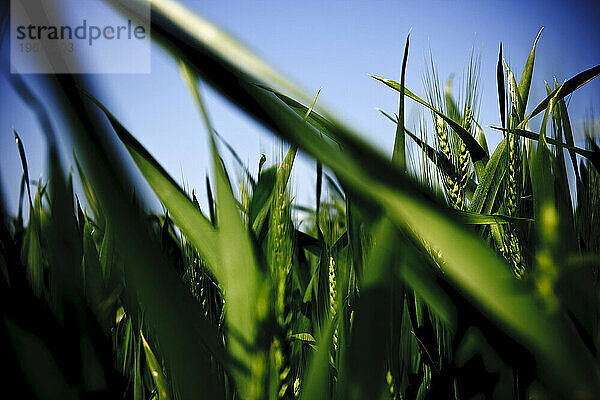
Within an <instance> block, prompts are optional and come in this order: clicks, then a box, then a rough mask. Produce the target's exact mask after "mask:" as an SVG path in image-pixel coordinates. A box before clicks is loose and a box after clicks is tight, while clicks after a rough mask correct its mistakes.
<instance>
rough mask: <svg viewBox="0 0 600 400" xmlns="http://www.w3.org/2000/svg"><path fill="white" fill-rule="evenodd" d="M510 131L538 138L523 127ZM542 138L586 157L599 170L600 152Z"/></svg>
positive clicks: (498, 128)
mask: <svg viewBox="0 0 600 400" xmlns="http://www.w3.org/2000/svg"><path fill="white" fill-rule="evenodd" d="M490 128H492V129H496V130H499V131H507V129H503V128H500V127H498V126H490ZM511 132H513V133H515V134H517V135H519V136H523V137H525V138H528V139H532V140H540V135H539V134H538V133H535V132H531V131H528V130H525V129H513V130H511ZM544 140H545V141H546V142H547V143H548V144H552V145H554V146H558V147H561V148H564V149H567V150H569V151H572V152H574V153H577V154H579V155H581V156H583V157H585V158H587V159H588V160H589V161H590V162H591V163H592V164H593V165H594V167H596V169H597V170H598V171H600V153H598V152H596V151H592V150H585V149H582V148H580V147H575V146H572V145H569V144H566V143H563V142H561V141H559V140H556V139H553V138H551V137H545V138H544Z"/></svg>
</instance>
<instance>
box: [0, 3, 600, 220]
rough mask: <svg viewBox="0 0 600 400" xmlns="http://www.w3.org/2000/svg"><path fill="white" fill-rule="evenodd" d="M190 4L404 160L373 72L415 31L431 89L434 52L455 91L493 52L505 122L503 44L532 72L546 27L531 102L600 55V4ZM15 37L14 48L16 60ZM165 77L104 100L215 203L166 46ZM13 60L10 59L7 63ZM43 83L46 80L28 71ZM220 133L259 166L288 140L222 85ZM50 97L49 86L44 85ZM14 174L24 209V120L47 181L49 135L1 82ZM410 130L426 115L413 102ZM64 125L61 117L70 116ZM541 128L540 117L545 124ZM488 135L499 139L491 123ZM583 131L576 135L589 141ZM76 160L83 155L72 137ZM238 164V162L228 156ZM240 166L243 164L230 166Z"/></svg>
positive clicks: (2, 165)
mask: <svg viewBox="0 0 600 400" xmlns="http://www.w3.org/2000/svg"><path fill="white" fill-rule="evenodd" d="M185 3H186V4H187V5H188V6H189V7H190V9H192V10H194V11H195V12H197V13H199V14H201V15H203V16H205V17H207V18H208V19H209V20H211V21H213V22H215V23H216V24H217V25H219V26H221V27H222V28H224V29H225V30H227V31H229V32H230V33H232V34H233V35H234V36H236V37H237V38H239V39H240V40H241V41H242V42H243V43H245V44H246V45H248V46H249V47H250V48H251V49H253V50H254V51H255V52H256V53H258V54H259V55H260V56H262V57H263V58H264V59H266V60H267V61H268V62H269V63H271V64H272V65H273V66H275V67H276V68H277V69H279V70H280V71H281V72H283V73H284V74H285V75H286V76H288V77H290V78H291V79H292V80H294V81H295V82H297V83H298V84H299V85H300V86H301V87H303V88H305V89H306V91H307V92H309V93H314V92H316V91H317V90H318V89H319V88H320V87H323V91H322V93H321V96H320V98H319V104H326V105H327V108H328V109H329V110H334V111H335V112H337V113H338V114H339V116H340V117H342V119H344V120H345V121H347V122H348V123H349V124H350V125H351V126H353V127H355V128H356V129H357V130H358V131H359V132H361V133H362V134H363V135H364V136H365V137H367V138H368V140H370V141H371V142H372V143H374V144H375V145H376V146H377V147H378V148H380V149H381V150H382V151H384V152H386V153H388V154H391V149H392V144H393V136H394V131H395V127H394V126H393V124H391V123H390V122H389V121H388V120H386V119H385V118H384V117H382V116H381V114H380V113H379V112H377V111H376V110H375V107H380V108H382V109H384V110H386V111H388V112H390V113H393V112H396V111H397V106H398V97H397V96H396V95H395V94H394V92H392V91H391V90H390V89H388V88H386V87H384V86H383V85H382V84H379V83H378V82H376V81H374V80H373V79H371V78H370V77H369V74H374V75H380V76H384V77H388V78H392V79H396V80H397V79H398V78H399V73H400V72H399V70H400V65H401V61H402V51H403V46H404V39H405V37H406V34H407V32H408V30H409V29H410V28H411V27H412V34H411V46H410V55H409V62H408V67H407V73H406V80H407V87H409V88H410V89H412V90H414V91H415V92H417V93H420V94H423V90H422V88H423V84H422V77H423V73H424V69H425V65H426V58H427V57H428V55H429V51H431V53H432V54H433V57H434V60H435V62H436V65H437V67H438V69H439V74H440V78H441V79H442V80H443V81H445V80H446V79H447V78H448V76H449V75H450V74H451V73H455V76H456V78H455V88H456V89H458V88H459V83H460V77H461V76H462V73H463V72H464V71H465V69H466V66H467V62H468V58H469V54H470V52H471V49H475V51H476V53H477V54H480V55H481V81H480V89H481V90H480V93H481V108H480V113H479V122H480V124H481V125H482V126H484V128H485V127H487V126H488V125H498V124H499V117H498V103H497V94H496V81H495V68H496V61H497V56H498V46H499V43H500V41H502V42H503V44H504V56H505V58H506V60H507V61H508V63H509V64H510V65H511V67H512V70H513V71H514V72H515V73H516V75H517V79H519V78H520V75H521V72H522V68H523V65H524V63H525V60H526V58H527V55H528V53H529V50H530V48H531V45H532V42H533V40H534V39H535V36H536V34H537V32H538V30H539V29H540V27H541V26H544V27H545V29H544V32H543V33H542V36H541V39H540V41H539V43H538V47H537V59H536V66H535V70H534V75H533V87H532V94H531V95H530V108H529V109H531V107H532V106H533V104H531V103H537V102H539V101H540V100H541V99H542V98H543V96H544V95H545V89H544V80H548V81H551V80H553V77H554V75H556V77H557V79H558V80H559V81H560V82H562V80H564V79H567V78H570V77H571V76H573V75H575V74H577V73H579V72H581V71H582V70H584V69H587V68H590V67H592V66H594V65H597V64H599V63H600V45H599V44H600V3H599V2H597V1H587V2H586V1H581V0H576V1H570V2H567V1H557V0H549V1H512V0H510V1H482V0H480V1H381V0H380V1H337V0H336V1H331V0H330V1H317V0H308V1H303V2H297V1H275V0H273V1H266V0H257V1H232V0H219V1H216V0H215V1H186V2H185ZM7 47H8V46H7V43H3V45H2V49H1V51H2V52H3V54H4V55H7V54H8V53H7V51H8V49H7ZM151 67H152V73H151V74H147V75H97V76H95V77H94V78H95V79H96V87H97V88H98V89H99V90H98V92H97V93H95V94H96V96H97V97H98V98H99V99H100V100H101V101H103V102H104V103H105V104H106V105H107V106H108V108H109V109H111V110H112V112H113V113H114V114H115V115H116V116H117V117H118V118H119V119H120V120H121V121H122V122H123V123H124V125H125V126H126V127H127V128H128V129H129V130H130V131H131V132H132V133H134V135H136V136H137V138H138V139H139V140H140V141H141V142H142V143H143V144H144V145H145V146H146V147H147V148H148V150H149V151H150V152H151V153H152V154H153V155H154V156H155V157H156V158H157V159H158V160H160V161H161V162H162V164H163V165H164V167H165V168H166V169H167V170H168V171H169V172H170V173H171V174H172V176H173V177H174V178H175V179H177V180H178V181H179V182H185V184H186V186H187V187H189V188H195V189H196V190H197V192H198V193H199V195H200V197H204V193H205V190H204V178H205V175H206V173H207V172H209V171H210V165H211V161H210V157H209V152H208V149H207V135H206V132H204V130H203V127H202V124H201V122H200V119H199V115H198V112H197V110H196V109H195V106H194V104H193V102H192V100H191V97H190V96H189V93H188V91H187V89H186V88H185V85H184V84H183V82H182V80H181V78H180V75H179V71H178V67H177V64H176V62H175V61H174V60H173V59H171V58H170V57H169V56H167V55H165V54H164V52H163V51H162V50H161V49H160V48H159V47H158V46H153V47H152V66H151ZM3 68H5V66H3ZM27 80H28V82H30V83H31V84H32V85H34V87H35V82H36V77H35V76H28V77H27ZM205 93H206V95H207V99H208V107H209V112H210V114H211V116H212V119H213V123H214V126H215V128H216V129H217V130H218V132H220V133H221V135H222V136H223V137H225V138H226V139H227V141H228V142H229V143H230V144H231V145H232V146H233V147H234V148H235V149H236V151H237V152H238V154H239V155H240V156H241V158H242V159H243V160H244V161H246V162H247V163H248V165H249V166H250V168H251V170H252V171H256V167H257V165H258V160H259V157H260V154H261V153H265V154H266V155H267V158H268V160H269V162H273V161H274V159H275V158H277V157H280V155H281V154H282V152H283V151H285V150H282V149H283V147H282V146H281V145H280V142H279V141H278V140H274V139H273V136H272V135H271V134H270V133H267V132H265V131H264V130H263V129H262V128H261V127H259V126H258V125H257V124H255V123H254V122H252V121H251V120H249V119H248V118H246V117H245V116H244V115H242V114H241V113H240V112H238V111H236V110H235V109H234V108H233V107H231V106H230V105H229V104H228V103H227V102H226V101H224V100H223V99H221V98H219V97H218V96H217V95H216V94H215V93H213V92H211V91H210V90H206V91H205ZM38 94H39V95H40V96H41V97H42V98H43V92H39V93H38ZM0 101H1V107H0V179H1V184H2V189H3V192H4V193H5V196H6V200H7V202H8V206H9V209H10V210H11V211H13V212H14V210H15V209H16V206H17V195H18V188H19V180H20V176H21V167H20V162H19V158H18V153H17V150H16V147H15V145H14V138H13V135H12V131H11V127H12V126H14V127H15V128H17V129H18V131H19V132H20V134H21V136H22V138H23V141H24V143H25V145H26V151H27V155H28V161H29V166H30V170H31V172H30V174H31V177H32V178H33V179H36V178H37V177H39V176H42V177H44V178H47V176H48V174H47V172H46V157H45V143H44V139H43V136H42V135H41V134H40V131H39V127H38V126H37V124H36V123H35V121H34V120H33V119H32V114H31V113H30V112H29V110H27V109H26V108H25V106H24V104H23V103H22V101H21V100H20V99H19V98H18V97H17V96H16V95H15V94H14V93H13V92H12V89H11V88H10V86H9V85H8V83H7V82H6V80H5V79H4V78H3V77H0ZM407 104H408V110H409V114H408V118H409V119H408V126H409V127H412V126H413V124H414V123H415V122H416V117H417V113H418V112H419V111H422V109H421V108H420V107H417V106H415V105H414V103H412V102H411V101H410V100H407ZM599 105H600V79H598V80H596V81H593V82H592V83H591V84H589V85H588V86H586V87H584V88H582V89H580V90H579V91H577V92H576V93H575V95H574V96H572V98H571V100H570V103H569V110H570V113H571V118H572V120H573V121H574V126H575V127H576V128H579V127H580V126H581V121H582V119H583V118H585V117H586V116H588V115H589V112H590V109H591V107H592V106H595V107H596V109H598V106H599ZM58 125H59V126H60V124H58ZM538 125H539V123H538V122H536V121H534V122H533V123H532V127H534V128H536V127H537V126H538ZM485 131H486V135H487V137H488V143H490V145H491V146H492V147H494V146H495V144H496V143H497V142H498V138H499V137H500V136H499V134H498V133H495V132H493V131H491V130H490V129H487V128H485ZM582 138H583V134H582V132H581V130H579V131H577V132H576V141H577V142H578V144H580V145H581V144H582ZM64 149H65V154H70V153H71V150H70V149H69V148H68V144H65V145H64ZM224 155H226V159H230V157H229V156H228V154H227V153H226V152H225V150H224ZM229 165H231V166H232V168H233V165H234V164H232V163H231V162H229ZM313 169H314V168H313V165H312V163H311V162H309V160H307V159H306V158H301V160H300V162H299V164H298V168H296V169H295V177H296V180H295V187H294V189H293V193H294V194H295V195H296V197H297V198H298V199H299V201H300V202H301V203H303V204H306V203H308V202H309V201H312V198H313V193H314V171H313Z"/></svg>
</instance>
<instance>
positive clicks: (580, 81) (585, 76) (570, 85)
mask: <svg viewBox="0 0 600 400" xmlns="http://www.w3.org/2000/svg"><path fill="white" fill-rule="evenodd" d="M598 75H600V64H598V65H596V66H595V67H592V68H590V69H587V70H585V71H583V72H580V73H579V74H577V75H575V76H574V77H572V78H571V79H569V80H567V81H566V82H565V83H563V84H562V86H561V87H559V88H558V89H555V90H554V91H553V92H552V93H550V94H549V95H548V96H547V97H546V98H545V99H544V100H542V102H541V103H540V104H538V105H537V107H536V108H535V109H534V110H533V111H532V112H531V113H530V114H529V115H528V116H527V117H526V118H525V119H524V120H523V121H521V123H520V124H519V128H523V127H524V126H525V124H526V123H527V121H529V120H530V119H531V118H533V117H535V116H536V115H538V114H539V113H541V112H542V111H544V110H545V109H546V107H548V103H549V102H550V99H552V98H553V97H555V96H556V100H557V101H558V100H561V99H563V98H564V97H565V96H568V95H569V94H571V93H573V92H574V91H575V90H577V89H579V88H580V87H582V86H583V85H585V84H586V83H588V82H589V81H591V80H592V79H594V78H595V77H597V76H598ZM559 90H560V93H559Z"/></svg>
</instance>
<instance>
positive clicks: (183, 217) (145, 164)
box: [84, 92, 221, 275]
mask: <svg viewBox="0 0 600 400" xmlns="http://www.w3.org/2000/svg"><path fill="white" fill-rule="evenodd" d="M84 93H85V92H84ZM85 95H86V96H88V97H89V98H90V99H91V100H92V101H93V102H94V104H96V106H98V107H99V108H100V110H102V112H103V113H104V114H105V115H106V117H107V118H108V120H109V121H110V123H111V125H112V127H113V129H114V130H115V132H116V133H117V136H118V137H119V139H120V140H121V141H122V142H123V144H124V145H125V147H126V148H127V151H128V152H129V154H130V155H131V157H132V158H133V160H134V162H135V163H136V165H137V166H138V168H139V169H140V172H141V173H142V174H143V175H144V177H145V178H146V180H147V181H148V183H149V184H150V186H151V187H152V189H153V190H154V192H155V193H156V195H157V196H158V198H159V199H160V200H161V202H162V203H163V204H164V205H165V207H166V208H167V209H168V210H169V212H170V213H171V219H172V220H173V222H174V223H175V224H176V225H177V226H178V227H179V228H180V229H181V230H182V231H183V232H184V233H185V235H186V237H187V238H188V239H189V240H190V242H191V243H192V244H193V245H194V247H196V249H197V250H198V251H199V252H200V254H201V255H202V257H203V258H205V259H206V261H207V262H208V264H209V265H210V266H211V267H212V268H214V269H215V271H214V272H215V275H218V273H217V271H216V270H218V269H219V268H220V266H221V263H220V260H219V256H218V254H217V251H216V240H217V239H216V231H215V230H214V228H213V226H212V224H211V223H210V221H208V220H207V219H206V217H205V216H204V214H202V212H200V210H198V208H197V207H196V206H195V205H194V202H193V201H192V200H190V198H189V196H188V195H187V194H186V193H185V192H184V191H183V189H181V188H180V187H179V185H178V184H177V183H176V182H175V180H173V178H171V176H170V175H169V174H168V173H167V171H165V169H164V168H163V167H162V166H161V165H160V164H159V163H158V161H156V160H155V159H154V157H152V155H151V154H150V153H149V152H148V151H147V150H146V149H145V148H144V147H143V146H142V144H141V143H140V142H138V141H137V139H135V138H134V137H133V135H131V133H129V131H128V130H127V129H125V127H124V126H123V125H121V123H120V122H119V121H118V120H117V119H116V118H115V117H114V116H113V115H112V114H111V113H110V111H108V110H107V109H106V107H104V105H103V104H102V103H100V102H99V101H98V100H97V99H96V98H94V97H93V96H92V95H91V94H89V93H85Z"/></svg>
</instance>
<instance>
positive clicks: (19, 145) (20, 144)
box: [13, 128, 33, 209]
mask: <svg viewBox="0 0 600 400" xmlns="http://www.w3.org/2000/svg"><path fill="white" fill-rule="evenodd" d="M13 134H14V135H15V142H17V148H18V149H19V157H20V158H21V165H22V166H23V175H24V177H25V184H26V185H27V196H28V197H29V208H30V209H31V208H32V207H33V202H32V201H31V187H30V185H29V168H27V157H25V149H24V148H23V141H22V140H21V138H20V137H19V134H18V133H17V131H16V130H15V129H14V128H13Z"/></svg>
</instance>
